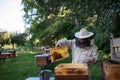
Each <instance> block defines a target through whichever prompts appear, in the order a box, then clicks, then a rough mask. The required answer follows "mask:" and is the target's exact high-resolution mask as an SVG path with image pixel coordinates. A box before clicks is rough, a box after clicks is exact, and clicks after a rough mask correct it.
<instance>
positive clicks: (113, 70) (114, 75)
mask: <svg viewBox="0 0 120 80" xmlns="http://www.w3.org/2000/svg"><path fill="white" fill-rule="evenodd" d="M102 71H103V74H102V75H103V78H104V79H105V80H119V79H120V64H116V63H112V62H106V61H104V62H102Z"/></svg>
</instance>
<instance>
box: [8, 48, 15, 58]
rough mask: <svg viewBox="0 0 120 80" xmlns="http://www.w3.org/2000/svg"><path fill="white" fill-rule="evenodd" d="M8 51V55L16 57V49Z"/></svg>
mask: <svg viewBox="0 0 120 80" xmlns="http://www.w3.org/2000/svg"><path fill="white" fill-rule="evenodd" d="M8 53H11V55H10V57H11V58H12V57H16V51H15V50H8Z"/></svg>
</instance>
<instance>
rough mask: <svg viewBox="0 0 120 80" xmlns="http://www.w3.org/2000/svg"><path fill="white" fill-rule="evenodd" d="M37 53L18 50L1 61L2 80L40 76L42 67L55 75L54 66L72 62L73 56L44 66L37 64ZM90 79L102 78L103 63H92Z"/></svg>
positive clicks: (98, 79) (19, 79) (0, 74)
mask: <svg viewBox="0 0 120 80" xmlns="http://www.w3.org/2000/svg"><path fill="white" fill-rule="evenodd" d="M34 56H35V53H33V52H24V53H20V52H17V56H16V57H15V58H10V59H6V60H1V61H0V80H25V79H26V78H28V77H37V76H39V73H38V72H39V70H40V69H50V70H52V76H54V67H56V66H57V65H58V64H60V63H70V62H71V57H70V58H67V59H64V60H61V61H58V62H55V63H51V64H49V65H47V66H44V67H39V66H37V65H36V59H35V57H34ZM90 78H91V79H90V80H102V78H101V64H100V62H99V61H98V62H97V63H94V64H90Z"/></svg>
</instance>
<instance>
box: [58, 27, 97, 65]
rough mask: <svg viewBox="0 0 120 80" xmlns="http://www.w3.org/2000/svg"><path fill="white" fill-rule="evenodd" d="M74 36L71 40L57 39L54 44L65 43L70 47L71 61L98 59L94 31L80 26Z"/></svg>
mask: <svg viewBox="0 0 120 80" xmlns="http://www.w3.org/2000/svg"><path fill="white" fill-rule="evenodd" d="M74 36H75V38H74V39H72V40H59V41H58V42H57V43H56V46H57V47H61V46H62V45H67V46H68V47H69V48H70V49H71V51H72V63H90V62H96V61H97V59H98V48H97V46H96V45H95V44H94V40H93V36H94V33H93V32H89V31H88V30H87V29H86V28H82V29H81V30H80V31H79V32H76V33H75V34H74Z"/></svg>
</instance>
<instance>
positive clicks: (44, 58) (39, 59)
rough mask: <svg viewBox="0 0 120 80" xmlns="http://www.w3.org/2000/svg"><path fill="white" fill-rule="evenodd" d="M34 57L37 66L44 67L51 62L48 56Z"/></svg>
mask: <svg viewBox="0 0 120 80" xmlns="http://www.w3.org/2000/svg"><path fill="white" fill-rule="evenodd" d="M35 57H36V63H37V65H38V66H45V65H48V64H49V63H50V62H51V59H50V54H39V55H35Z"/></svg>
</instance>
